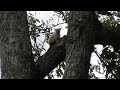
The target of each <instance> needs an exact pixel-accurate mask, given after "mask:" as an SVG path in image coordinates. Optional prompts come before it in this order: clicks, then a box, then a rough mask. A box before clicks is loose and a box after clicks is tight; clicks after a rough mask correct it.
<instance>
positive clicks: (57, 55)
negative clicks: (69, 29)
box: [33, 37, 67, 79]
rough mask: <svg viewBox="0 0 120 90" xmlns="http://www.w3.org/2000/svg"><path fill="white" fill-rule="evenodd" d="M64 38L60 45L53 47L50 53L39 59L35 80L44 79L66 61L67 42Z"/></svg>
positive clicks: (34, 73)
mask: <svg viewBox="0 0 120 90" xmlns="http://www.w3.org/2000/svg"><path fill="white" fill-rule="evenodd" d="M66 38H67V37H63V38H62V39H61V40H60V42H59V43H57V44H55V45H53V46H52V47H50V48H49V49H48V51H47V52H46V53H45V54H44V55H43V56H42V57H39V58H38V60H37V62H36V63H35V67H34V70H33V79H43V78H44V77H45V76H46V75H48V74H49V73H50V72H51V71H52V70H53V69H54V68H55V67H57V66H58V64H60V63H61V62H62V61H64V60H65V56H66V54H65V40H66Z"/></svg>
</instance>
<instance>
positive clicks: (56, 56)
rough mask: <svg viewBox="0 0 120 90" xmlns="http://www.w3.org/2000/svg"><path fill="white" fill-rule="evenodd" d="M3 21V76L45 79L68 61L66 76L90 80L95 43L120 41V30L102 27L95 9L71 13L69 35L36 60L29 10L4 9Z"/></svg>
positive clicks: (0, 27)
mask: <svg viewBox="0 0 120 90" xmlns="http://www.w3.org/2000/svg"><path fill="white" fill-rule="evenodd" d="M0 22H1V23H0V59H1V70H2V71H1V72H2V79H31V78H32V79H43V78H44V77H45V76H46V75H48V74H49V72H50V71H52V70H53V69H54V68H55V67H56V66H57V65H58V64H60V63H61V62H62V61H64V60H65V61H66V64H67V65H66V69H65V73H64V76H63V79H88V72H89V66H90V57H91V53H92V52H93V50H94V45H95V44H105V45H107V44H113V43H115V42H117V41H120V40H119V38H120V34H119V33H120V32H119V31H120V30H119V29H117V28H110V29H109V28H107V29H106V28H104V27H103V28H101V27H102V26H101V24H100V22H99V21H98V19H97V17H96V15H95V13H94V12H89V11H88V12H85V11H82V12H77V11H75V12H70V14H69V22H68V34H67V36H66V37H63V38H62V39H61V40H60V42H59V43H57V44H55V45H54V46H52V47H50V48H49V50H48V51H47V52H46V53H45V54H44V55H43V56H41V57H39V59H38V60H37V62H34V59H33V57H32V49H31V43H30V36H29V28H28V22H27V14H26V12H24V11H1V12H0ZM113 30H114V32H111V31H113ZM118 32H119V33H118Z"/></svg>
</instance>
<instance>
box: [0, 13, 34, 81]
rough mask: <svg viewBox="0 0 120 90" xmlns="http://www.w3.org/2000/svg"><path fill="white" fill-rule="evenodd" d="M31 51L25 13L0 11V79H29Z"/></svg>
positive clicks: (31, 60)
mask: <svg viewBox="0 0 120 90" xmlns="http://www.w3.org/2000/svg"><path fill="white" fill-rule="evenodd" d="M31 50H32V49H31V43H30V37H29V28H28V21H27V13H26V12H25V11H0V58H1V73H2V74H1V78H2V79H29V78H31V70H32V69H31V67H32V64H33V59H32V51H31Z"/></svg>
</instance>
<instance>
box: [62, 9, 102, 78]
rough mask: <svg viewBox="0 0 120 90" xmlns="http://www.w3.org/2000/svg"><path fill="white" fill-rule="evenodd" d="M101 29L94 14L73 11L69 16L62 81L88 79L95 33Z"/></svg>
mask: <svg viewBox="0 0 120 90" xmlns="http://www.w3.org/2000/svg"><path fill="white" fill-rule="evenodd" d="M100 29H101V26H100V22H99V21H98V19H97V18H96V15H95V13H94V12H85V11H81V12H80V11H79V12H77V11H73V12H70V14H69V22H68V42H67V43H66V60H65V61H66V69H65V73H64V76H63V79H88V72H89V66H90V57H91V53H92V52H93V50H94V44H95V42H94V40H95V32H97V31H99V30H100Z"/></svg>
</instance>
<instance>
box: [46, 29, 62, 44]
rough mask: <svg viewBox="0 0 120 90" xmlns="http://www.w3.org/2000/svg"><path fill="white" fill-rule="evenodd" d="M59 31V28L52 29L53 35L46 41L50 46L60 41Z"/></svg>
mask: <svg viewBox="0 0 120 90" xmlns="http://www.w3.org/2000/svg"><path fill="white" fill-rule="evenodd" d="M60 30H61V28H58V29H54V32H53V34H52V35H51V36H50V37H49V39H48V43H49V45H50V46H52V45H54V44H56V43H57V42H58V40H59V39H60Z"/></svg>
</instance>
